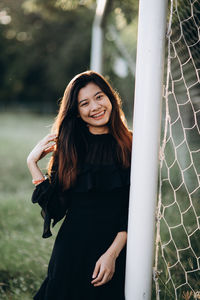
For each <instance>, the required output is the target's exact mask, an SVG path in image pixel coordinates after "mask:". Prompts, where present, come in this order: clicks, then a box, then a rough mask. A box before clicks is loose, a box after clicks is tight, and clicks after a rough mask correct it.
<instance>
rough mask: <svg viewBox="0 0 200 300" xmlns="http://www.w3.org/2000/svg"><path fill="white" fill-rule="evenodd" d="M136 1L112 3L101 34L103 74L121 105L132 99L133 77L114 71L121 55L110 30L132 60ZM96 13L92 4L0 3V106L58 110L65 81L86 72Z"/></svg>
mask: <svg viewBox="0 0 200 300" xmlns="http://www.w3.org/2000/svg"><path fill="white" fill-rule="evenodd" d="M137 2H138V1H135V0H124V1H123V2H122V1H119V0H116V1H110V5H109V13H108V17H107V24H106V30H105V51H104V52H105V55H104V59H105V61H106V64H105V70H104V74H106V75H108V77H110V79H112V83H113V86H114V87H116V88H117V90H118V91H119V92H120V94H121V96H122V98H123V99H125V100H124V102H125V103H127V100H130V99H132V98H133V88H134V86H133V74H131V72H130V70H129V71H128V73H127V74H126V72H125V75H123V76H124V77H123V78H122V77H120V76H119V74H117V73H116V71H115V69H116V68H115V67H114V65H115V64H116V59H118V58H120V57H122V53H120V51H119V49H117V46H116V41H115V40H114V38H113V37H112V36H111V35H110V33H109V25H110V24H113V25H114V27H115V28H116V32H117V34H118V35H119V37H120V39H121V40H122V42H123V44H124V45H125V47H126V48H127V50H128V52H129V53H130V55H134V45H133V44H134V43H135V40H136V38H135V36H136V34H135V28H136V26H135V23H133V21H132V20H133V17H134V16H136V15H137V6H138V4H137ZM95 8H96V1H95V0H73V1H72V0H56V1H55V0H54V1H53V0H49V1H45V0H18V1H13V0H2V1H1V3H0V47H1V53H0V68H1V81H0V105H1V107H7V106H10V105H15V106H18V108H20V107H24V106H26V107H29V108H30V109H35V110H39V111H41V112H42V111H43V112H52V111H55V110H56V109H57V100H58V99H59V98H60V97H62V94H63V90H64V88H65V86H66V84H67V83H68V82H69V80H70V79H71V78H72V77H73V76H74V75H75V74H77V73H79V72H81V71H84V70H86V69H88V68H89V62H90V40H91V27H92V22H93V17H94V13H95ZM133 25H134V26H133ZM133 27H134V28H133ZM130 35H132V37H133V38H130ZM122 81H123V84H122ZM130 86H131V88H130ZM126 106H127V105H125V107H126ZM125 110H126V109H125ZM127 111H128V110H127ZM129 111H130V109H129Z"/></svg>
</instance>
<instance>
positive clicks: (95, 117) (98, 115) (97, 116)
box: [91, 110, 106, 120]
mask: <svg viewBox="0 0 200 300" xmlns="http://www.w3.org/2000/svg"><path fill="white" fill-rule="evenodd" d="M105 112H106V111H105V110H104V111H102V112H100V113H97V114H95V115H92V116H91V117H92V118H94V119H97V120H99V119H102V118H103V117H104V115H105Z"/></svg>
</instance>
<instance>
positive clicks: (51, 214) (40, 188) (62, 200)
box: [32, 178, 69, 238]
mask: <svg viewBox="0 0 200 300" xmlns="http://www.w3.org/2000/svg"><path fill="white" fill-rule="evenodd" d="M66 194H67V193H66V192H65V193H61V192H60V190H59V188H58V186H57V185H56V184H52V183H50V182H49V179H48V178H47V179H46V180H45V181H43V182H42V183H40V184H39V185H37V186H36V187H35V190H34V191H33V194H32V202H33V203H38V204H39V205H40V207H41V208H42V210H41V215H42V217H43V219H44V226H43V234H42V237H43V238H48V237H50V236H51V235H52V233H51V230H50V228H51V221H52V220H53V223H52V227H54V226H55V225H56V223H57V222H58V221H60V220H61V219H62V218H63V217H64V216H65V215H66V212H67V209H68V206H69V199H68V197H67V195H66Z"/></svg>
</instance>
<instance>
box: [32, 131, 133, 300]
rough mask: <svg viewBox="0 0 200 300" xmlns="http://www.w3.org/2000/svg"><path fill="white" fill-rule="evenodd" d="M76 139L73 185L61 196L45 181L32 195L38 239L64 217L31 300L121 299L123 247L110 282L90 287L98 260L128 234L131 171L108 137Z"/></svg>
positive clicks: (89, 135)
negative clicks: (38, 211) (39, 222)
mask: <svg viewBox="0 0 200 300" xmlns="http://www.w3.org/2000/svg"><path fill="white" fill-rule="evenodd" d="M85 138H86V143H83V144H81V141H80V147H79V150H80V153H79V154H80V155H79V158H80V164H79V166H80V170H79V175H78V178H77V183H76V185H75V186H74V187H73V188H71V189H70V190H68V191H66V192H64V193H62V192H61V191H60V189H59V184H58V183H54V184H52V183H50V182H49V180H48V179H47V180H45V181H44V182H42V183H41V184H39V185H38V186H37V187H36V188H35V191H34V192H33V195H32V201H33V202H34V203H38V204H39V205H40V206H41V207H42V215H43V217H44V231H43V237H49V236H50V235H51V230H50V224H51V220H53V226H54V225H55V224H56V223H57V222H58V221H59V220H61V219H62V218H63V217H64V216H65V219H64V221H63V223H62V225H61V228H60V230H59V232H58V235H57V237H56V240H55V244H54V248H53V252H52V256H51V259H50V262H49V266H48V274H47V277H46V279H45V280H44V282H43V284H42V285H41V287H40V289H39V291H38V293H37V294H36V295H35V297H34V300H84V299H85V300H102V299H104V300H110V299H113V300H114V299H115V300H124V299H125V297H124V278H125V260H126V247H124V248H123V249H122V251H121V253H120V255H119V256H118V258H117V260H116V269H115V273H114V276H113V278H112V280H111V281H109V282H108V283H106V284H105V285H102V286H100V287H94V286H93V285H92V284H91V281H92V273H93V270H94V267H95V263H96V261H97V260H98V258H99V257H100V256H101V255H102V254H103V253H104V252H106V250H107V249H108V248H109V247H110V245H111V244H112V242H113V241H114V239H115V237H116V235H117V233H118V232H120V231H126V230H127V221H128V202H129V186H130V168H128V169H124V168H122V167H121V166H120V164H119V162H118V160H117V154H116V149H117V145H116V141H115V140H114V138H113V137H112V135H111V134H101V135H94V134H91V133H90V132H89V131H88V132H87V133H86V137H85Z"/></svg>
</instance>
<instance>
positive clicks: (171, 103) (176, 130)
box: [153, 0, 200, 300]
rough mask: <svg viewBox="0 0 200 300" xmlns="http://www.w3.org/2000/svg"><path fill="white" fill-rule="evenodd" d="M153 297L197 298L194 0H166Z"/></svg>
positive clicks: (199, 70) (198, 144) (198, 104)
mask: <svg viewBox="0 0 200 300" xmlns="http://www.w3.org/2000/svg"><path fill="white" fill-rule="evenodd" d="M170 5H171V6H170V7H169V16H168V32H167V47H166V48H167V53H166V74H165V85H164V97H163V114H164V117H163V120H164V121H163V129H162V137H161V148H160V174H159V197H158V208H157V220H156V221H157V223H156V224H157V227H156V249H155V270H154V271H155V272H154V287H155V289H154V292H155V295H154V298H153V299H156V300H158V299H160V300H174V299H178V300H180V299H186V300H189V299H200V1H199V0H171V3H170Z"/></svg>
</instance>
